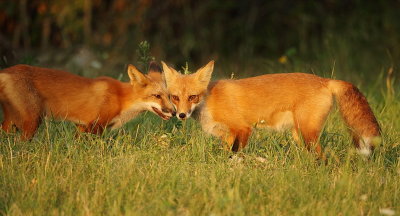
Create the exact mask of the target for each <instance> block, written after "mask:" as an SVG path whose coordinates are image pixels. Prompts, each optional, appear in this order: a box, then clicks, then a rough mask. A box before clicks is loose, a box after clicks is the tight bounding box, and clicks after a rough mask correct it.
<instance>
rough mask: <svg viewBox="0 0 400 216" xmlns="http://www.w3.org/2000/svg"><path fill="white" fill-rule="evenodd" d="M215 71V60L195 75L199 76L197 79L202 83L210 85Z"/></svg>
mask: <svg viewBox="0 0 400 216" xmlns="http://www.w3.org/2000/svg"><path fill="white" fill-rule="evenodd" d="M213 70H214V60H212V61H210V62H208V64H207V65H205V66H203V67H202V68H200V69H198V70H197V72H196V73H195V74H196V76H197V79H198V80H199V81H200V82H202V83H207V85H208V83H209V82H210V79H211V74H212V72H213Z"/></svg>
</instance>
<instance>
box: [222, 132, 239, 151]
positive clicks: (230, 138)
mask: <svg viewBox="0 0 400 216" xmlns="http://www.w3.org/2000/svg"><path fill="white" fill-rule="evenodd" d="M235 139H236V135H235V134H232V133H227V134H225V135H224V136H223V137H222V140H223V142H224V143H223V146H224V149H225V150H231V148H232V145H233V143H234V142H235Z"/></svg>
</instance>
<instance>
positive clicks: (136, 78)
mask: <svg viewBox="0 0 400 216" xmlns="http://www.w3.org/2000/svg"><path fill="white" fill-rule="evenodd" d="M128 75H129V79H130V80H131V84H132V85H137V84H138V85H141V86H145V85H147V84H149V81H150V80H149V79H148V78H147V77H146V76H145V75H144V74H142V73H141V72H140V71H139V70H138V69H137V68H136V67H135V66H133V65H131V64H130V65H128Z"/></svg>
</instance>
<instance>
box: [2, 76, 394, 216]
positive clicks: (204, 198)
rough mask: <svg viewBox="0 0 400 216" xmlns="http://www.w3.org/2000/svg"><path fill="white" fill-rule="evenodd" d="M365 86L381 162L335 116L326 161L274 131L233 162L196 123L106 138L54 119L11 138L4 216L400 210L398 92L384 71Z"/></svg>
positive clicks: (328, 129) (145, 126)
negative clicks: (389, 87) (26, 136)
mask: <svg viewBox="0 0 400 216" xmlns="http://www.w3.org/2000/svg"><path fill="white" fill-rule="evenodd" d="M356 84H357V83H356ZM364 84H365V83H364ZM362 91H363V92H364V93H365V94H366V95H367V98H368V100H369V101H370V104H371V106H372V107H373V110H374V112H375V114H376V116H377V118H378V120H379V123H380V125H381V127H382V131H383V143H382V144H381V146H379V147H378V148H377V149H376V151H375V152H374V154H373V155H372V157H371V158H369V159H365V158H363V157H361V156H359V155H358V154H357V153H356V151H355V149H354V148H353V146H352V145H351V140H350V136H349V135H348V133H347V130H346V127H345V126H344V125H343V122H342V121H341V119H340V117H339V114H338V112H337V110H336V109H334V111H333V112H332V114H331V115H330V117H329V120H328V123H327V124H326V126H325V131H324V132H323V134H322V136H321V142H322V144H323V146H324V150H325V152H326V154H327V156H328V161H327V164H321V163H318V162H317V161H316V160H315V157H314V155H313V154H310V153H309V152H307V151H306V150H305V149H304V148H303V147H301V146H297V145H296V144H295V143H294V141H293V139H292V138H291V136H290V134H289V133H274V132H269V131H264V130H257V131H255V132H254V133H253V134H252V137H251V141H250V144H249V146H248V147H247V148H246V149H245V150H244V151H243V152H241V153H239V154H238V156H239V157H235V158H234V159H229V156H231V153H229V152H225V151H223V150H222V149H221V148H220V141H219V140H217V139H214V138H213V137H210V136H208V135H206V134H204V132H202V130H201V128H200V126H199V124H198V123H197V122H195V121H194V120H188V121H186V122H184V123H183V124H180V123H177V120H176V119H174V120H170V121H162V120H160V119H158V118H157V117H155V116H154V115H153V114H150V113H146V114H144V115H142V116H141V117H139V118H137V119H134V120H133V121H131V122H130V123H129V124H127V125H126V126H124V127H123V128H122V129H121V130H117V131H107V132H106V133H105V134H104V135H102V136H94V135H89V134H83V135H82V136H79V137H76V136H75V135H76V132H75V128H74V126H73V125H72V124H71V123H68V122H54V121H52V120H47V121H45V123H44V124H42V125H41V128H40V130H39V132H38V133H37V135H36V136H35V138H34V139H33V140H32V141H31V142H20V141H18V134H11V135H6V134H4V133H3V132H2V133H1V134H0V138H1V145H0V214H4V215H379V214H383V215H393V214H399V213H400V160H399V159H400V158H399V157H400V135H399V132H398V131H399V130H400V121H399V120H400V119H399V110H400V100H399V96H398V94H397V95H396V93H398V92H396V91H395V94H394V95H390V94H389V93H387V91H386V88H385V79H384V78H383V76H381V78H379V79H377V80H376V83H371V84H370V85H364V86H362Z"/></svg>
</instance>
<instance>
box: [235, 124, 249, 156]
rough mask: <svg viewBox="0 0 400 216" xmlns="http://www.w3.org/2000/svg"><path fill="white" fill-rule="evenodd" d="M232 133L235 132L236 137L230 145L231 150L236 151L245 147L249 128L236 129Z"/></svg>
mask: <svg viewBox="0 0 400 216" xmlns="http://www.w3.org/2000/svg"><path fill="white" fill-rule="evenodd" d="M234 134H236V137H235V140H234V142H233V145H232V151H233V152H238V151H239V150H241V149H243V148H244V147H246V145H247V143H248V141H249V137H250V134H251V128H243V129H241V130H236V131H235V132H234Z"/></svg>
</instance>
